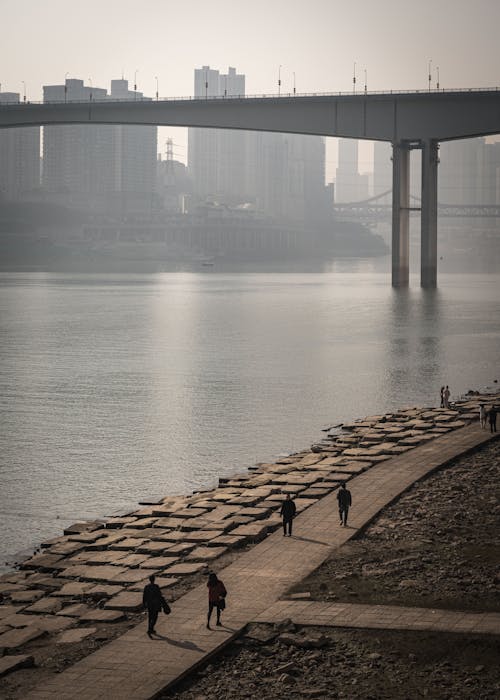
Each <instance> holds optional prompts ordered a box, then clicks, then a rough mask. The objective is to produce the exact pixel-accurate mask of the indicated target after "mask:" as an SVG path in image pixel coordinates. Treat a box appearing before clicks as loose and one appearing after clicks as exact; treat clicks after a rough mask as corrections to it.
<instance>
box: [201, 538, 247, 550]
mask: <svg viewBox="0 0 500 700" xmlns="http://www.w3.org/2000/svg"><path fill="white" fill-rule="evenodd" d="M246 541H247V538H246V537H243V536H238V535H220V536H219V537H216V538H215V539H214V540H210V542H207V547H231V548H232V547H241V546H242V545H244V544H245V542H246Z"/></svg>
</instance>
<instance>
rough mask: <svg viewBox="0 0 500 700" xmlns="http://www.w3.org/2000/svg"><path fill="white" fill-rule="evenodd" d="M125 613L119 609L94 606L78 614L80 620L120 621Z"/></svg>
mask: <svg viewBox="0 0 500 700" xmlns="http://www.w3.org/2000/svg"><path fill="white" fill-rule="evenodd" d="M124 617H125V615H124V614H123V612H122V611H121V610H103V609H101V608H96V609H95V610H89V611H88V612H86V613H84V614H83V615H80V622H120V621H121V620H123V619H124Z"/></svg>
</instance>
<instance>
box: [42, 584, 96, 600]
mask: <svg viewBox="0 0 500 700" xmlns="http://www.w3.org/2000/svg"><path fill="white" fill-rule="evenodd" d="M93 585H94V584H93V583H81V582H80V581H69V582H68V583H65V584H64V585H63V586H62V587H61V588H60V589H59V590H57V591H54V592H53V593H52V597H56V598H59V597H61V598H65V597H68V598H79V597H81V596H84V595H85V594H86V593H88V592H89V591H90V590H91V588H92V587H93Z"/></svg>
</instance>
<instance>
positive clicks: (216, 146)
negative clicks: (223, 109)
mask: <svg viewBox="0 0 500 700" xmlns="http://www.w3.org/2000/svg"><path fill="white" fill-rule="evenodd" d="M244 94H245V76H244V75H241V74H238V73H236V69H235V68H231V67H230V68H229V69H228V72H227V74H221V73H219V71H218V70H213V69H211V68H210V66H203V67H202V68H198V69H196V70H195V72H194V96H195V97H205V98H207V99H208V98H210V97H233V96H238V95H241V96H244ZM245 151H246V135H245V133H244V132H241V131H233V130H228V129H194V128H191V129H189V132H188V165H189V170H190V173H191V177H192V178H193V183H194V191H195V194H196V195H198V197H199V198H200V199H207V198H211V199H215V200H217V201H224V202H225V201H231V200H241V199H242V198H244V193H245V170H244V159H245Z"/></svg>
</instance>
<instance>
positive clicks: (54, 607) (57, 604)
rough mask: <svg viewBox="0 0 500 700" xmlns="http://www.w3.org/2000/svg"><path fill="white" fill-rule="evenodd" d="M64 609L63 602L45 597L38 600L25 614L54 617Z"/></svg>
mask: <svg viewBox="0 0 500 700" xmlns="http://www.w3.org/2000/svg"><path fill="white" fill-rule="evenodd" d="M61 608H62V602H61V601H60V600H57V598H52V597H45V598H40V600H37V601H36V602H35V603H33V605H30V606H29V608H26V609H25V611H24V612H25V613H36V614H43V613H44V614H46V615H53V614H54V613H56V612H59V610H60V609H61Z"/></svg>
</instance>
